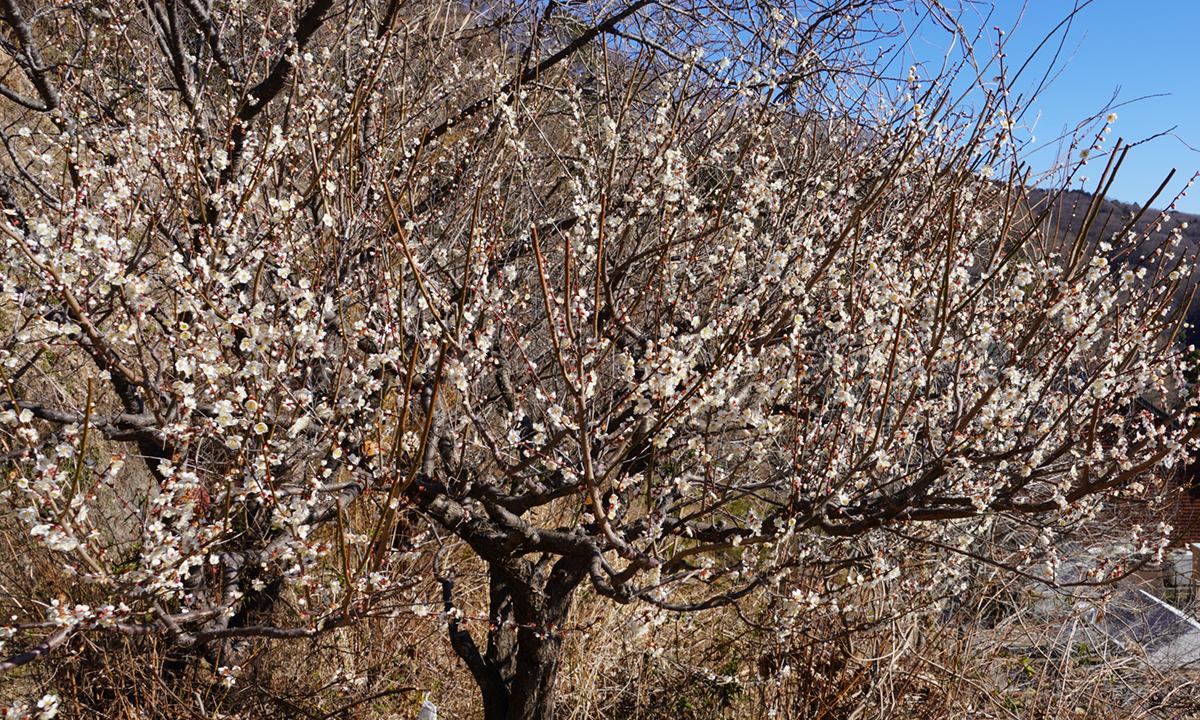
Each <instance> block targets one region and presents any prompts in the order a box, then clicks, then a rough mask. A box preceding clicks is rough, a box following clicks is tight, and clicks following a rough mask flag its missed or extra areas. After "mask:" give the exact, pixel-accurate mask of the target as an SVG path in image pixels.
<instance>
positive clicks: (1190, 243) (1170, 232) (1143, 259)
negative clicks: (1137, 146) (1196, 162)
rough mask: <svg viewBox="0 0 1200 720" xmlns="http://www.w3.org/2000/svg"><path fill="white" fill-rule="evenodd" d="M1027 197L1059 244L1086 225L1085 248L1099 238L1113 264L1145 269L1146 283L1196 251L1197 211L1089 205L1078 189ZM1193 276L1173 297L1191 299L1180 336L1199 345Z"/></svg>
mask: <svg viewBox="0 0 1200 720" xmlns="http://www.w3.org/2000/svg"><path fill="white" fill-rule="evenodd" d="M1028 198H1029V208H1030V215H1031V216H1032V217H1035V218H1041V219H1042V222H1043V227H1045V228H1055V229H1056V234H1057V238H1058V243H1059V245H1060V246H1064V247H1065V246H1069V245H1070V244H1072V243H1074V242H1075V239H1076V238H1077V237H1078V236H1079V233H1080V230H1081V229H1084V228H1086V232H1085V234H1084V237H1085V240H1086V247H1088V248H1094V247H1096V244H1097V243H1098V242H1100V241H1102V240H1103V241H1105V242H1108V243H1109V244H1110V245H1111V246H1112V248H1113V249H1111V250H1109V251H1108V252H1109V257H1110V261H1111V266H1112V268H1113V269H1114V270H1116V269H1117V268H1122V267H1124V266H1126V265H1128V266H1130V267H1132V268H1133V269H1134V270H1135V271H1136V270H1138V269H1144V270H1145V274H1144V276H1143V280H1144V281H1145V282H1148V283H1150V284H1154V283H1155V282H1156V280H1157V281H1161V280H1162V279H1163V278H1166V277H1169V276H1170V273H1171V272H1174V271H1175V269H1176V267H1175V266H1176V264H1177V263H1178V262H1179V261H1180V260H1184V259H1186V260H1187V261H1188V262H1189V263H1191V262H1193V261H1194V260H1195V257H1196V254H1197V250H1198V249H1200V222H1197V221H1198V220H1200V215H1192V214H1188V213H1180V212H1175V211H1172V210H1162V209H1159V208H1154V207H1150V208H1144V207H1143V206H1141V205H1139V204H1137V203H1126V202H1122V201H1120V200H1115V199H1109V198H1104V199H1101V200H1100V201H1099V202H1098V203H1096V204H1093V199H1094V196H1093V195H1092V194H1091V193H1088V192H1084V191H1080V190H1072V191H1051V190H1046V189H1043V188H1034V189H1032V190H1030V191H1029V194H1028ZM1118 235H1119V236H1120V237H1117V236H1118ZM1196 280H1197V279H1196V277H1195V276H1189V278H1188V280H1187V282H1186V284H1185V285H1184V286H1183V287H1181V288H1180V290H1179V295H1178V298H1177V301H1178V302H1188V303H1190V307H1189V310H1188V325H1189V326H1190V327H1187V328H1184V330H1185V332H1184V333H1183V334H1182V335H1181V336H1180V341H1181V342H1184V343H1186V344H1200V342H1198V341H1200V330H1197V326H1200V302H1194V301H1193V300H1192V295H1193V294H1194V292H1195V286H1196Z"/></svg>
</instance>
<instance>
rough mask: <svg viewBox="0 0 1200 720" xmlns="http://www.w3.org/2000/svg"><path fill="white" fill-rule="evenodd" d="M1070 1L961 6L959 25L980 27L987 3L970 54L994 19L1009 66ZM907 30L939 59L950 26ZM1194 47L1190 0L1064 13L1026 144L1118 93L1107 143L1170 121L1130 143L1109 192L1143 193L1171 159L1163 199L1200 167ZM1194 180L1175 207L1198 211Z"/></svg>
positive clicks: (1111, 2) (1042, 61)
mask: <svg viewBox="0 0 1200 720" xmlns="http://www.w3.org/2000/svg"><path fill="white" fill-rule="evenodd" d="M1079 4H1081V5H1082V4H1083V2H1082V0H1081V2H1080V3H1079ZM1075 6H1076V3H1075V2H1074V1H1073V0H1031V1H1030V2H1029V3H1028V4H1026V3H1024V2H1022V0H996V1H995V2H994V3H980V4H977V5H973V6H968V8H967V13H966V15H964V16H963V26H964V27H965V28H967V29H968V31H970V30H973V29H975V28H978V27H983V26H984V23H985V16H986V14H987V13H989V12H990V13H991V17H990V18H987V19H986V27H987V28H988V30H987V35H986V37H987V39H986V40H981V43H983V44H984V47H983V48H980V49H979V50H977V54H982V53H983V52H986V50H987V45H989V44H991V43H994V42H995V41H996V39H997V33H996V32H995V31H994V30H992V29H991V28H992V26H998V27H1000V28H1001V29H1004V30H1005V36H1006V44H1005V53H1006V55H1007V58H1006V59H1005V63H1006V64H1007V65H1008V66H1009V67H1010V68H1013V69H1015V68H1017V67H1020V65H1021V63H1022V62H1023V61H1024V60H1025V59H1026V58H1028V57H1029V55H1030V54H1031V53H1033V51H1034V49H1035V48H1036V47H1037V45H1038V43H1040V42H1041V41H1042V40H1043V39H1044V38H1045V37H1046V35H1047V34H1048V33H1050V32H1051V31H1052V30H1053V29H1054V27H1055V26H1056V25H1057V24H1058V23H1059V22H1060V21H1061V20H1063V19H1064V18H1066V17H1067V16H1068V15H1070V13H1071V11H1072V9H1073V8H1075ZM1018 21H1019V22H1018ZM915 33H916V35H917V36H916V37H913V38H911V39H910V48H911V49H912V52H913V54H914V55H915V56H916V57H917V58H924V59H927V60H933V59H940V57H941V56H942V54H943V53H944V51H945V50H947V49H948V42H949V36H948V35H947V34H946V33H944V32H942V31H941V30H940V28H938V29H936V30H935V29H933V28H930V27H929V26H922V27H920V28H916V29H915ZM1062 36H1063V30H1061V29H1060V30H1059V32H1058V34H1057V35H1056V36H1055V39H1054V40H1052V41H1051V42H1050V43H1047V45H1046V46H1045V47H1044V48H1043V49H1042V50H1041V51H1040V52H1039V53H1038V55H1037V56H1036V58H1035V59H1034V62H1033V65H1032V66H1031V68H1030V70H1027V71H1026V73H1025V75H1022V77H1021V79H1020V80H1019V81H1018V82H1017V83H1015V84H1014V85H1013V86H1012V87H1011V90H1012V91H1013V93H1014V94H1015V93H1016V92H1025V91H1028V90H1030V89H1031V87H1032V86H1033V85H1034V84H1036V82H1037V81H1038V80H1040V79H1041V77H1042V75H1043V74H1044V73H1045V70H1046V68H1047V67H1048V66H1049V65H1050V63H1051V60H1052V59H1053V56H1054V52H1055V50H1056V49H1057V48H1058V43H1057V42H1056V40H1057V39H1059V38H1061V37H1062ZM1198 47H1200V2H1197V1H1196V0H1188V1H1185V0H1144V1H1143V2H1140V3H1134V2H1131V1H1130V0H1093V2H1091V3H1090V4H1088V5H1086V6H1085V7H1083V8H1082V9H1080V10H1079V11H1078V13H1077V14H1076V15H1075V17H1074V19H1073V21H1072V24H1071V27H1070V29H1069V31H1068V32H1067V34H1066V43H1065V45H1064V46H1063V48H1062V52H1061V55H1060V58H1059V60H1058V63H1057V65H1056V69H1058V70H1059V71H1060V72H1059V73H1058V76H1057V78H1055V79H1054V80H1053V82H1052V83H1051V84H1050V86H1049V87H1048V88H1046V89H1045V90H1044V91H1043V92H1042V94H1041V96H1040V99H1039V100H1038V101H1037V102H1035V103H1034V104H1033V105H1032V106H1031V108H1030V112H1029V114H1027V115H1026V118H1025V122H1026V124H1027V125H1033V124H1034V123H1035V122H1036V126H1035V127H1034V128H1033V129H1032V130H1031V131H1030V132H1031V134H1032V135H1033V136H1034V137H1035V138H1036V143H1035V144H1034V145H1035V146H1042V145H1046V144H1047V143H1050V142H1051V141H1053V140H1054V139H1055V138H1057V137H1058V136H1060V135H1062V134H1063V133H1064V132H1067V133H1070V132H1071V131H1072V130H1074V128H1075V127H1076V126H1077V125H1078V124H1079V123H1080V122H1081V121H1084V120H1086V119H1087V118H1088V117H1090V116H1093V115H1095V114H1096V113H1098V112H1100V110H1101V109H1102V108H1104V106H1105V105H1106V104H1108V103H1109V102H1111V101H1112V100H1113V96H1114V93H1116V94H1117V95H1116V103H1117V104H1123V103H1125V104H1123V105H1122V106H1121V107H1118V108H1116V109H1115V112H1116V113H1117V116H1118V118H1117V121H1116V122H1115V123H1114V124H1113V130H1112V133H1111V135H1110V136H1109V141H1108V143H1107V144H1109V145H1111V144H1112V142H1113V141H1114V140H1115V139H1116V138H1117V137H1118V136H1120V137H1122V138H1124V139H1125V141H1126V142H1127V143H1128V142H1137V141H1140V140H1145V139H1147V138H1151V137H1153V136H1155V135H1158V134H1159V133H1165V132H1168V131H1169V132H1170V133H1171V134H1169V135H1163V136H1161V137H1157V138H1154V139H1151V140H1149V141H1148V142H1145V143H1144V144H1142V145H1139V146H1137V147H1135V148H1133V149H1132V150H1131V151H1130V153H1129V156H1128V157H1127V158H1126V160H1125V164H1124V165H1123V166H1122V169H1121V173H1120V174H1119V176H1118V177H1117V180H1116V182H1115V183H1114V184H1113V186H1112V190H1111V191H1110V192H1109V197H1111V198H1113V199H1117V200H1122V201H1125V202H1137V203H1144V202H1146V200H1147V199H1148V198H1149V197H1150V195H1151V194H1152V193H1153V192H1154V190H1155V189H1156V188H1157V187H1158V185H1159V183H1161V182H1162V180H1163V178H1165V177H1166V175H1167V173H1168V172H1169V171H1170V170H1171V168H1176V173H1175V177H1174V179H1173V180H1172V182H1171V184H1170V185H1169V186H1168V188H1167V190H1165V191H1164V192H1163V195H1161V196H1160V197H1159V200H1157V201H1156V202H1155V203H1154V205H1155V206H1156V207H1162V206H1164V205H1165V204H1166V203H1167V202H1169V201H1170V198H1172V197H1174V196H1175V194H1176V193H1178V192H1179V191H1180V190H1182V189H1183V187H1184V185H1185V184H1186V183H1187V181H1188V179H1189V178H1190V177H1191V176H1192V174H1193V173H1195V172H1196V171H1197V170H1200V50H1198V49H1197V48H1198ZM1034 70H1036V72H1033V71H1034ZM1026 75H1027V76H1028V77H1026ZM1172 128H1174V129H1172ZM1189 146H1190V147H1189ZM1192 148H1195V149H1194V150H1193V149H1192ZM1058 152H1059V148H1058V147H1057V146H1051V147H1047V148H1044V149H1042V150H1041V151H1039V152H1036V153H1034V154H1033V155H1031V156H1030V157H1029V158H1028V159H1029V162H1030V163H1031V165H1032V167H1033V168H1034V170H1035V171H1041V170H1045V169H1046V168H1048V167H1050V166H1051V165H1052V164H1053V161H1054V158H1055V156H1056V155H1057V153H1058ZM1103 167H1104V159H1103V158H1095V159H1093V160H1092V162H1091V163H1089V165H1088V166H1087V168H1086V169H1085V170H1087V171H1090V172H1084V173H1083V174H1084V175H1091V176H1093V177H1098V176H1099V174H1100V172H1101V170H1103ZM1093 168H1094V169H1093ZM1094 185H1095V181H1094V180H1093V182H1092V183H1089V184H1088V185H1087V186H1086V187H1087V189H1088V190H1092V189H1094ZM1192 189H1193V190H1194V191H1195V192H1191V193H1189V195H1188V197H1185V198H1182V199H1181V200H1179V202H1178V204H1177V208H1178V210H1180V211H1183V212H1190V213H1200V183H1198V184H1197V185H1196V186H1195V187H1193V188H1192Z"/></svg>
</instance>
